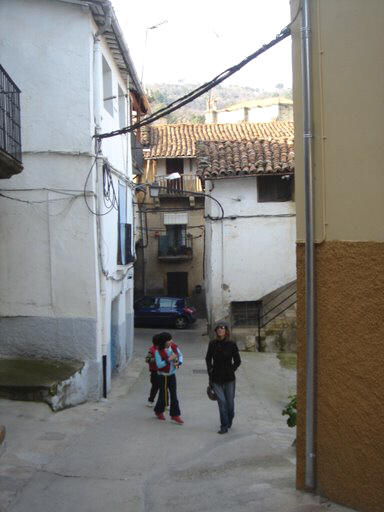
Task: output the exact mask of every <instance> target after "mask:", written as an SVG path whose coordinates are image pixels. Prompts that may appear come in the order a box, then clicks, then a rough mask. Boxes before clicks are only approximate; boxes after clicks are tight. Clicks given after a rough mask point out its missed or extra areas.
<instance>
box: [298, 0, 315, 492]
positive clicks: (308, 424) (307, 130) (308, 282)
mask: <svg viewBox="0 0 384 512" xmlns="http://www.w3.org/2000/svg"><path fill="white" fill-rule="evenodd" d="M300 31H301V41H302V44H301V67H302V88H303V102H304V185H305V286H306V294H305V308H306V314H305V321H306V421H305V485H306V487H307V488H309V489H314V487H315V470H314V468H315V450H314V401H315V384H314V377H315V371H314V370H315V315H314V312H315V293H314V285H315V279H314V209H313V162H312V149H313V137H314V134H313V120H312V76H311V75H312V73H311V71H312V66H311V24H310V0H303V4H302V15H301V30H300Z"/></svg>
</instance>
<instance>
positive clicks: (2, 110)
mask: <svg viewBox="0 0 384 512" xmlns="http://www.w3.org/2000/svg"><path fill="white" fill-rule="evenodd" d="M0 149H2V150H3V151H6V152H7V153H8V154H9V155H11V156H12V157H13V158H15V159H16V160H18V161H19V162H21V129H20V89H19V88H18V87H17V86H16V84H15V83H14V82H13V80H12V79H11V77H10V76H9V75H8V73H7V72H6V71H5V69H4V68H3V67H2V66H1V65H0Z"/></svg>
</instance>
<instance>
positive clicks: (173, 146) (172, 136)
mask: <svg viewBox="0 0 384 512" xmlns="http://www.w3.org/2000/svg"><path fill="white" fill-rule="evenodd" d="M280 138H284V139H293V123H292V122H290V121H273V122H270V123H236V124H233V123H227V124H166V125H157V126H151V127H150V128H148V129H147V131H146V133H144V136H143V142H144V143H146V145H147V147H149V149H150V151H149V152H148V153H147V154H146V158H180V157H194V156H195V155H196V147H195V146H196V142H197V141H251V142H254V141H255V140H256V139H263V140H271V139H280Z"/></svg>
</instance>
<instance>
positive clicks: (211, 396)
mask: <svg viewBox="0 0 384 512" xmlns="http://www.w3.org/2000/svg"><path fill="white" fill-rule="evenodd" d="M207 396H208V398H209V399H210V400H217V396H216V393H215V390H214V389H213V386H212V382H211V379H209V383H208V386H207Z"/></svg>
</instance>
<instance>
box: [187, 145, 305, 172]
mask: <svg viewBox="0 0 384 512" xmlns="http://www.w3.org/2000/svg"><path fill="white" fill-rule="evenodd" d="M196 157H197V169H198V170H197V174H199V175H200V176H201V177H203V178H208V179H209V178H220V177H225V176H240V175H243V176H244V175H253V174H266V173H287V174H288V173H292V172H293V171H294V169H295V163H294V149H293V141H292V140H291V139H274V140H253V141H250V140H248V141H246V140H244V141H241V142H239V141H225V142H221V141H216V142H198V143H197V151H196Z"/></svg>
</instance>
